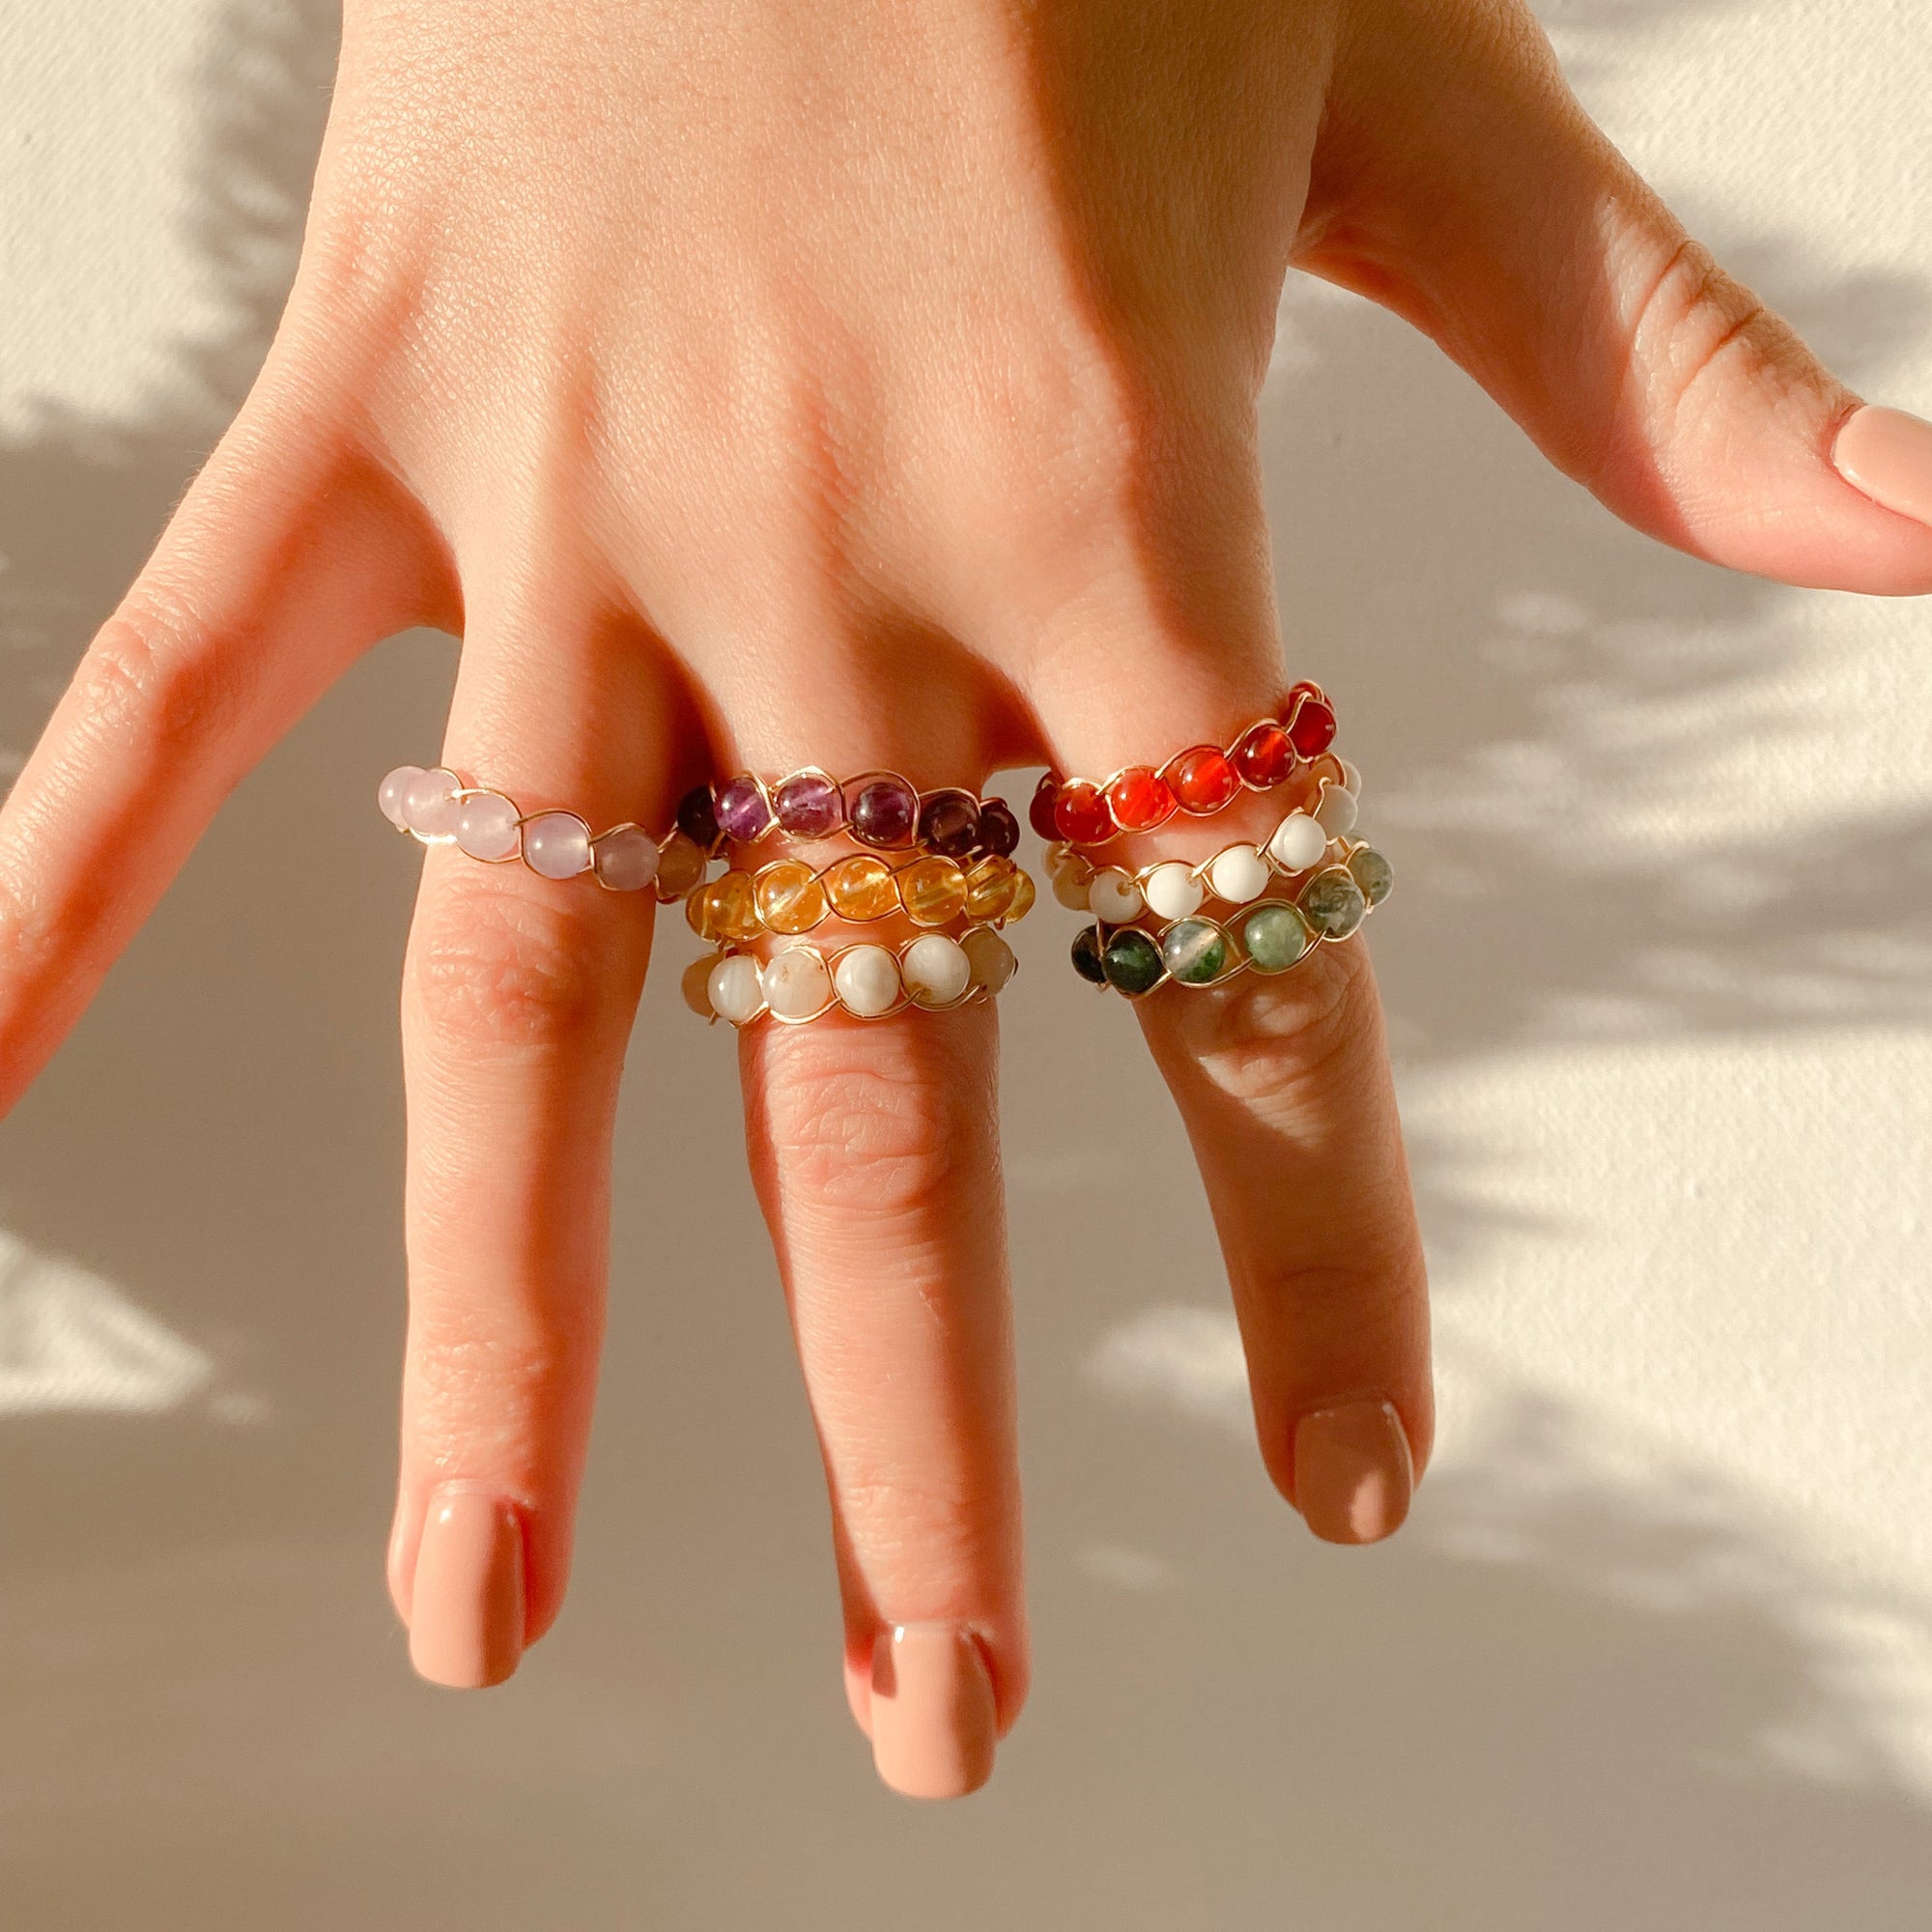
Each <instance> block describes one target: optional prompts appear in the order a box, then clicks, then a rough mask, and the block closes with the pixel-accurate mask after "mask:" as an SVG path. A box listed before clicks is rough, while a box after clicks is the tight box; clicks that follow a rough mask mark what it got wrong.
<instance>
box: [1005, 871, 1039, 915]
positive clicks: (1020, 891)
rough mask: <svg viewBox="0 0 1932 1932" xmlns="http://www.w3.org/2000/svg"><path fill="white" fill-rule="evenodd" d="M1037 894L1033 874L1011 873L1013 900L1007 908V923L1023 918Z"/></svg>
mask: <svg viewBox="0 0 1932 1932" xmlns="http://www.w3.org/2000/svg"><path fill="white" fill-rule="evenodd" d="M1037 896H1038V895H1037V892H1036V891H1035V889H1034V883H1033V875H1032V874H1031V873H1030V872H1015V873H1014V874H1013V902H1012V904H1011V905H1009V907H1008V908H1007V922H1008V923H1009V924H1010V923H1013V922H1014V921H1015V920H1022V919H1024V918H1025V917H1026V916H1027V914H1028V913H1030V912H1031V911H1032V910H1033V902H1034V900H1035V899H1036V898H1037Z"/></svg>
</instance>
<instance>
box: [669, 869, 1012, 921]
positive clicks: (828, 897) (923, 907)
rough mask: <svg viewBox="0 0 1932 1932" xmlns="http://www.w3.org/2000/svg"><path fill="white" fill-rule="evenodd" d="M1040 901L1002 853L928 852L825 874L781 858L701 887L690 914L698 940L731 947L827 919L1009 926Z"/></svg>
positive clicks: (688, 903)
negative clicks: (968, 858)
mask: <svg viewBox="0 0 1932 1932" xmlns="http://www.w3.org/2000/svg"><path fill="white" fill-rule="evenodd" d="M1033 903H1034V883H1033V880H1032V879H1031V878H1029V877H1028V875H1027V874H1026V873H1025V872H1024V871H1022V870H1021V869H1020V867H1017V866H1016V865H1014V864H1013V862H1012V861H1011V860H1010V859H1009V858H1006V857H1005V856H1004V855H1002V854H999V853H994V854H991V855H989V856H988V857H986V858H983V859H980V860H976V861H972V862H970V863H967V864H962V863H961V862H960V861H959V860H957V859H945V858H940V857H938V856H937V855H932V854H928V855H927V856H925V857H923V858H918V859H913V860H911V861H909V862H907V863H906V864H903V865H900V866H897V867H894V866H890V865H888V864H887V863H886V861H885V860H883V859H880V858H875V857H874V856H873V855H872V854H871V853H869V852H855V853H853V854H851V855H850V856H849V857H847V858H843V859H838V860H835V861H834V862H833V863H832V864H831V865H829V866H827V867H824V869H823V870H821V871H814V870H813V869H812V867H810V866H809V865H807V864H806V863H805V862H804V861H803V860H801V859H778V860H774V861H773V862H772V863H771V864H770V865H768V866H761V867H759V868H758V869H757V870H756V871H755V872H747V871H744V870H742V869H739V868H736V867H734V868H733V869H732V870H730V871H728V872H725V873H724V874H723V875H722V876H721V877H719V878H716V879H712V880H710V881H709V882H708V883H705V884H702V885H700V886H698V887H696V888H695V889H694V890H693V891H692V893H691V894H690V895H689V896H688V897H687V898H686V900H685V902H684V914H685V918H686V919H687V920H688V921H689V922H690V924H691V929H692V931H694V932H695V933H696V935H697V936H698V938H700V939H708V940H714V941H718V942H731V941H743V940H749V939H753V938H755V937H756V936H757V935H758V934H759V933H760V932H775V933H779V934H781V935H783V936H785V937H787V938H791V937H796V936H797V935H798V934H801V933H806V932H810V931H811V929H812V928H813V927H814V926H816V925H819V924H821V923H823V922H824V921H826V920H828V919H841V920H846V921H848V922H850V923H854V924H860V925H867V924H870V923H872V922H873V921H875V920H881V919H888V918H890V917H891V916H892V915H893V914H895V913H901V912H902V913H903V914H904V915H905V916H906V918H907V919H909V920H910V921H911V922H912V923H913V924H915V925H921V926H940V925H947V924H950V923H952V921H953V920H956V919H964V920H969V921H971V922H972V923H974V924H975V925H993V926H1000V925H1008V924H1010V923H1012V922H1013V921H1014V920H1018V919H1024V918H1025V917H1026V915H1027V913H1028V912H1029V911H1030V910H1031V909H1032V906H1033Z"/></svg>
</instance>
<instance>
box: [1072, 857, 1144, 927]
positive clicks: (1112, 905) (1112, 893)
mask: <svg viewBox="0 0 1932 1932" xmlns="http://www.w3.org/2000/svg"><path fill="white" fill-rule="evenodd" d="M1146 904H1147V901H1146V900H1145V899H1144V898H1142V897H1141V889H1140V887H1138V886H1137V885H1135V884H1134V875H1133V874H1132V873H1131V872H1123V871H1122V869H1121V868H1120V867H1118V866H1103V867H1101V868H1100V869H1099V870H1098V871H1097V872H1095V873H1094V876H1093V878H1092V879H1090V880H1089V881H1088V883H1087V910H1088V911H1089V912H1091V913H1092V914H1093V915H1094V918H1095V919H1103V920H1105V921H1106V922H1107V923H1108V924H1109V925H1124V924H1125V923H1126V922H1127V921H1128V920H1130V919H1138V918H1139V917H1140V915H1141V909H1142V908H1143V907H1144V906H1145V905H1146Z"/></svg>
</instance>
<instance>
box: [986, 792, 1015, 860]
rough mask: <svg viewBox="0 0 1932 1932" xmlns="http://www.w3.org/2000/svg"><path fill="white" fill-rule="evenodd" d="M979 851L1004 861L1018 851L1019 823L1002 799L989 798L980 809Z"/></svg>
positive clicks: (1010, 808)
mask: <svg viewBox="0 0 1932 1932" xmlns="http://www.w3.org/2000/svg"><path fill="white" fill-rule="evenodd" d="M1019 849H1020V822H1019V820H1018V819H1017V818H1015V817H1014V816H1013V809H1012V807H1011V806H1009V804H1008V803H1007V802H1006V800H1005V799H1003V798H989V799H988V800H987V801H986V802H985V803H984V804H983V805H982V806H980V851H982V852H990V853H992V855H993V856H994V857H995V858H996V859H1005V858H1008V857H1009V856H1010V855H1011V854H1013V853H1014V852H1017V851H1018V850H1019Z"/></svg>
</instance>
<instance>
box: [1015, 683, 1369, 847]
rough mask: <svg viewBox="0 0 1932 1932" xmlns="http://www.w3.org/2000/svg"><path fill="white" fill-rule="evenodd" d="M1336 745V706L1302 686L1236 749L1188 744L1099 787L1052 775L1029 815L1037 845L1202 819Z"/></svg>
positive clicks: (1101, 838) (1088, 841)
mask: <svg viewBox="0 0 1932 1932" xmlns="http://www.w3.org/2000/svg"><path fill="white" fill-rule="evenodd" d="M1334 742H1335V707H1334V706H1333V705H1332V704H1330V703H1329V701H1328V698H1327V696H1326V694H1325V693H1323V691H1322V690H1321V686H1320V685H1316V684H1309V683H1306V682H1304V683H1301V684H1297V685H1296V686H1294V688H1293V690H1292V691H1291V692H1290V693H1289V694H1288V697H1287V699H1286V701H1285V702H1284V703H1283V705H1282V708H1281V712H1280V715H1279V716H1278V717H1272V718H1262V719H1258V720H1257V721H1256V722H1255V723H1254V724H1252V725H1249V726H1248V728H1247V729H1246V730H1245V731H1243V732H1242V733H1241V734H1240V735H1239V736H1238V737H1237V738H1236V740H1235V741H1234V743H1233V744H1231V745H1227V746H1221V745H1193V746H1190V747H1189V748H1188V749H1187V750H1186V751H1184V752H1180V753H1177V754H1176V755H1175V756H1174V757H1172V758H1170V759H1169V760H1168V761H1167V763H1166V764H1165V765H1162V766H1161V767H1160V768H1159V769H1158V770H1156V769H1155V768H1154V767H1153V766H1152V765H1128V766H1125V767H1123V768H1122V770H1120V771H1118V772H1116V773H1115V774H1114V776H1113V777H1112V778H1110V779H1108V780H1106V781H1105V782H1103V783H1096V782H1094V781H1092V780H1088V779H1065V778H1062V777H1060V776H1059V775H1058V774H1057V773H1054V772H1049V773H1048V774H1047V775H1046V777H1045V778H1043V779H1041V780H1040V781H1039V786H1038V788H1037V790H1036V791H1035V793H1034V795H1033V803H1032V805H1031V806H1030V807H1029V809H1028V814H1027V815H1028V817H1029V819H1030V820H1031V822H1032V825H1033V829H1034V830H1035V831H1036V832H1037V833H1038V834H1039V836H1040V837H1041V838H1049V839H1058V840H1061V841H1063V842H1065V843H1066V844H1068V845H1102V844H1105V843H1106V841H1107V840H1108V839H1110V838H1115V837H1116V836H1117V835H1119V834H1120V833H1122V832H1152V831H1154V830H1155V829H1156V828H1157V827H1159V826H1162V825H1165V824H1166V823H1167V821H1168V820H1169V819H1170V818H1172V817H1174V815H1175V814H1176V813H1177V812H1185V813H1187V814H1188V815H1189V816H1190V817H1195V818H1206V817H1208V816H1209V815H1211V814H1212V813H1214V812H1217V811H1223V810H1226V809H1227V808H1228V807H1229V806H1231V805H1232V804H1234V802H1235V801H1236V799H1237V798H1239V797H1240V795H1241V794H1242V792H1244V791H1272V790H1273V789H1274V788H1275V787H1276V786H1277V785H1280V784H1285V783H1286V782H1287V781H1288V780H1289V779H1290V778H1292V777H1293V775H1294V773H1295V771H1296V770H1297V769H1298V768H1299V767H1300V766H1302V765H1304V764H1306V763H1308V762H1310V761H1312V760H1314V759H1316V758H1319V757H1321V755H1322V754H1323V753H1325V752H1327V750H1328V748H1329V746H1330V745H1332V744H1333V743H1334Z"/></svg>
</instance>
